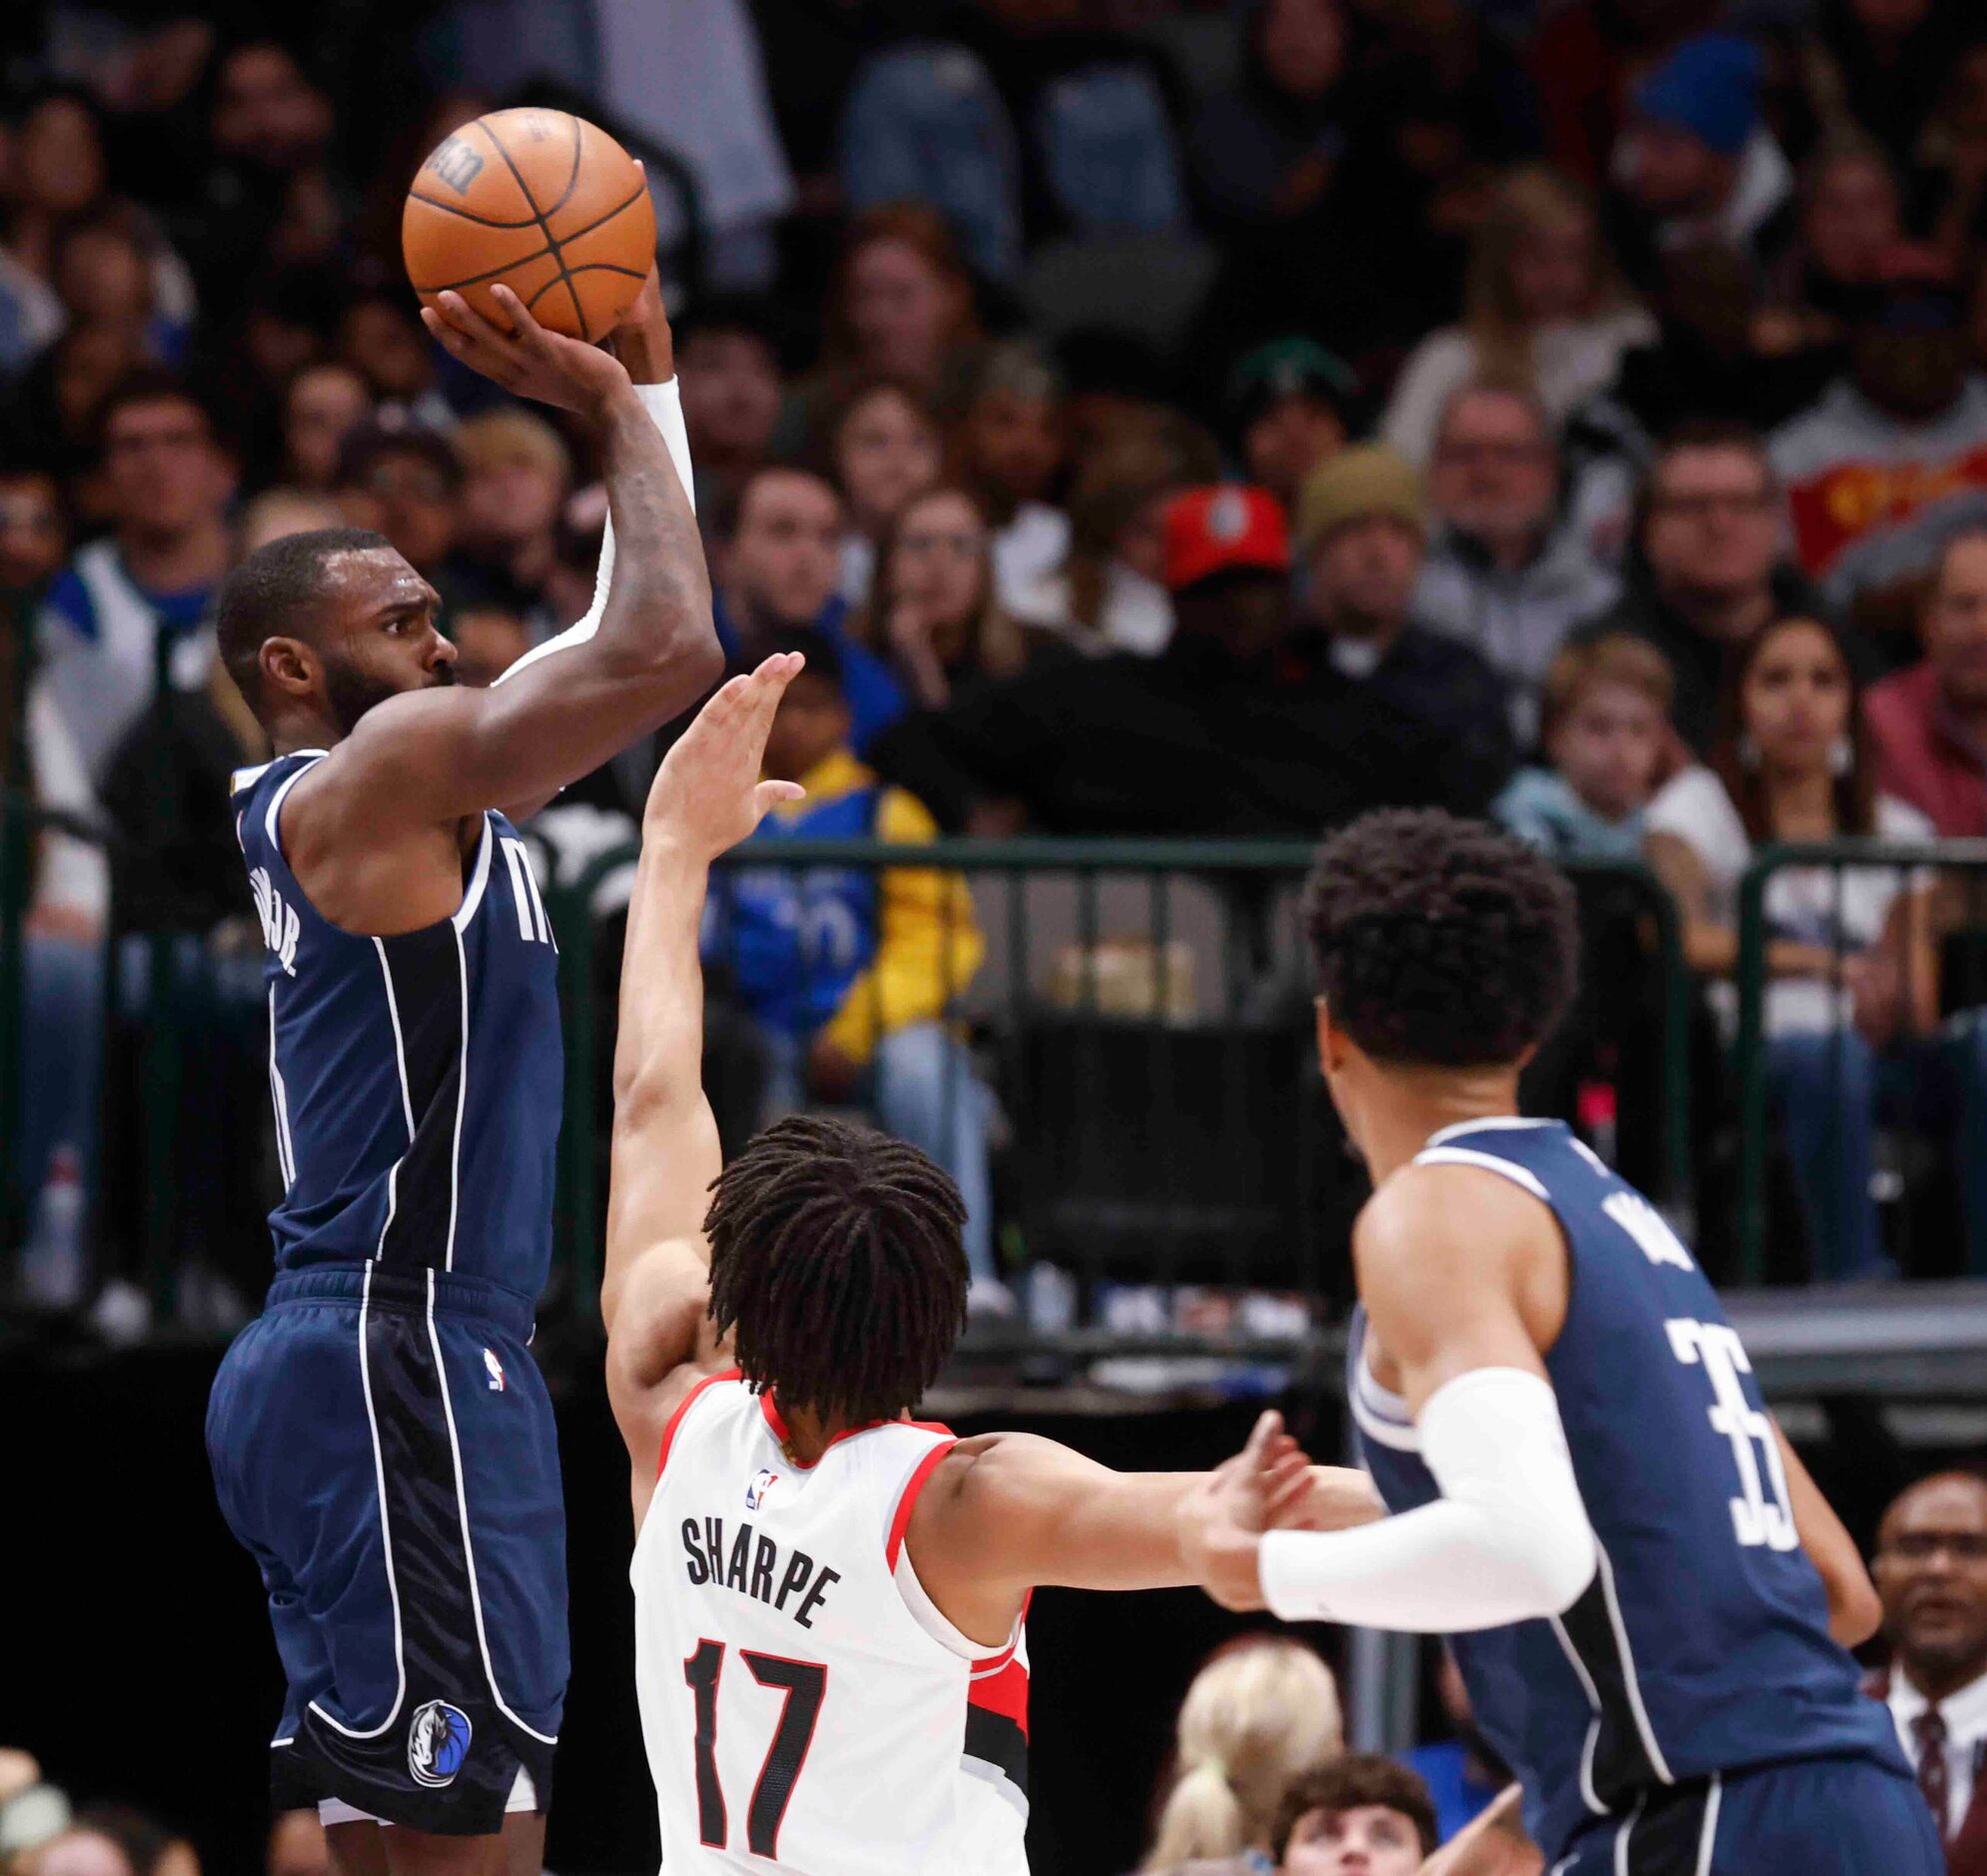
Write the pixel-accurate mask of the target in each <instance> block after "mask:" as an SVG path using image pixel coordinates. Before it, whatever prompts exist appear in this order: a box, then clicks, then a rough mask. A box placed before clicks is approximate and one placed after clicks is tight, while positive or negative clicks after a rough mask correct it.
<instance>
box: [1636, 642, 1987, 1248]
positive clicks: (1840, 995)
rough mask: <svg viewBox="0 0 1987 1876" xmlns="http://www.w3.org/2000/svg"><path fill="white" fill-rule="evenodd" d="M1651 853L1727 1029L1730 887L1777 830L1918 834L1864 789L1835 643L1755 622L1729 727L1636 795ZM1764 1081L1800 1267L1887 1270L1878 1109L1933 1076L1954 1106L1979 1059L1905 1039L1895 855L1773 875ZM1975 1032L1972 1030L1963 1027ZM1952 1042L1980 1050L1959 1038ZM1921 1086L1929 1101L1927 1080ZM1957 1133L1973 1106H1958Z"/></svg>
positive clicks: (1863, 766) (1932, 963) (1930, 1021)
mask: <svg viewBox="0 0 1987 1876" xmlns="http://www.w3.org/2000/svg"><path fill="white" fill-rule="evenodd" d="M1647 827H1648V843H1647V851H1648V857H1649V861H1650V863H1651V864H1652V865H1653V866H1654V868H1655V870H1656V872H1657V873H1658V874H1659V875H1660V876H1661V878H1662V879H1663V881H1664V883H1665V884H1666V885H1667V886H1668V887H1669V889H1670V891H1671V892H1672V893H1673V894H1674V895H1675V898H1676V901H1677V904H1678V906H1679V908H1680V910H1681V912H1682V915H1683V926H1684V931H1683V939H1684V951H1685V954H1686V956H1687V957H1688V959H1689V961H1690V963H1691V965H1692V967H1693V968H1694V969H1695V970H1697V971H1698V972H1700V973H1702V974H1704V975H1705V976H1708V977H1711V978H1713V979H1714V980H1716V981H1715V982H1714V984H1713V989H1712V1001H1713V1007H1714V1008H1715V1009H1716V1011H1717V1012H1718V1014H1719V1017H1720V1019H1721V1021H1722V1023H1723V1025H1724V1028H1725V1031H1726V1034H1727V1036H1728V1037H1729V1035H1730V1034H1731V1033H1732V1030H1733V1027H1734V1018H1735V1010H1736V997H1735V992H1734V990H1733V987H1732V985H1731V984H1730V982H1729V979H1730V978H1731V976H1732V974H1733V972H1734V971H1735V969H1736V967H1737V964H1738V942H1739V941H1738V893H1739V882H1740V880H1741V879H1742V878H1743V876H1744V874H1745V871H1746V869H1747V868H1748V867H1749V866H1750V865H1751V863H1752V861H1753V859H1754V858H1755V856H1756V855H1757V853H1758V851H1759V850H1760V849H1761V848H1762V847H1765V846H1767V845H1769V844H1770V843H1772V842H1774V841H1820V840H1839V839H1843V838H1847V837H1853V836H1859V835H1860V836H1867V835H1877V836H1879V837H1881V838H1884V839H1887V840H1896V841H1910V840H1924V839H1929V838H1930V837H1931V831H1932V830H1931V826H1930V823H1929V822H1927V821H1926V820H1925V818H1924V817H1923V816H1922V815H1921V814H1919V813H1918V812H1917V810H1916V809H1914V808H1911V807H1908V806H1906V805H1905V804H1904V803H1903V802H1901V801H1897V800H1894V799H1892V798H1891V797H1889V796H1887V795H1882V794H1879V793H1878V792H1877V789H1876V786H1875V782H1874V780H1873V777H1872V770H1871V765H1870V758H1869V752H1868V747H1867V742H1866V738H1865V734H1864V728H1863V720H1862V708H1861V700H1860V697H1859V696H1858V693H1857V687H1856V680H1855V677H1854V674H1853V672H1852V670H1851V667H1850V664H1849V660H1848V657H1847V655H1846V654H1845V652H1844V650H1843V647H1842V644H1841V641H1840V640H1839V638H1837V636H1836V635H1835V633H1834V632H1833V631H1831V630H1830V629H1829V628H1828V627H1827V626H1826V625H1824V624H1822V623H1820V622H1819V621H1818V620H1815V619H1812V618H1801V617H1786V618H1781V619H1778V620H1776V621H1774V622H1773V623H1772V624H1770V625H1767V626H1766V627H1764V628H1763V629H1762V630H1761V631H1759V632H1758V633H1757V634H1756V635H1755V636H1754V637H1753V638H1752V639H1751V640H1750V641H1749V642H1748V643H1747V644H1746V646H1745V648H1744V651H1743V653H1742V654H1741V656H1740V658H1739V660H1738V662H1737V664H1736V666H1735V668H1734V671H1733V679H1732V690H1731V693H1730V696H1729V698H1728V703H1727V710H1726V725H1725V730H1724V733H1723V734H1722V736H1721V738H1720V740H1719V743H1718V746H1717V748H1716V750H1715V751H1714V753H1713V756H1712V759H1711V761H1710V763H1709V764H1708V765H1707V766H1700V767H1693V768H1689V769H1686V770H1684V771H1683V773H1682V774H1680V775H1678V776H1677V777H1676V778H1675V779H1674V780H1673V781H1671V782H1670V783H1669V784H1668V785H1667V786H1666V787H1664V788H1663V789H1662V791H1661V792H1660V793H1659V794H1658V795H1657V796H1656V798H1655V800H1654V801H1653V802H1651V803H1650V805H1649V809H1648V817H1647ZM1765 913H1766V940H1767V942H1766V971H1767V976H1768V982H1767V985H1766V1000H1765V1035H1766V1072H1767V1080H1768V1084H1769V1087H1770V1089H1771V1092H1772V1095H1773V1099H1774V1104H1775V1106H1776V1108H1777V1110H1778V1113H1779V1117H1780V1126H1781V1132H1782V1137H1783V1138H1784V1140H1785V1142H1786V1147H1787V1152H1788V1156H1789V1158H1790V1159H1791V1161H1792V1163H1793V1171H1794V1176H1795V1181H1796V1184H1797V1186H1798V1188H1799V1193H1800V1200H1801V1206H1802V1210H1803V1212H1804V1214H1805V1217H1806V1222H1807V1229H1808V1237H1809V1241H1810V1244H1811V1246H1812V1249H1813V1256H1814V1264H1815V1270H1816V1274H1817V1275H1818V1276H1821V1277H1824V1278H1835V1279H1849V1278H1859V1277H1876V1276H1884V1275H1889V1274H1891V1270H1892V1267H1891V1265H1890V1262H1889V1260H1888V1259H1887V1258H1886V1256H1885V1255H1884V1250H1883V1243H1882V1238H1881V1235H1880V1233H1879V1230H1878V1221H1877V1213H1876V1205H1875V1201H1874V1199H1873V1198H1872V1196H1871V1180H1872V1175H1873V1173H1874V1170H1875V1164H1874V1162H1875V1131H1876V1126H1877V1118H1878V1111H1879V1105H1880V1103H1882V1104H1883V1105H1886V1106H1888V1105H1890V1103H1889V1101H1888V1100H1887V1097H1890V1096H1893V1095H1895V1096H1899V1097H1903V1096H1906V1095H1909V1094H1912V1093H1915V1092H1920V1090H1918V1089H1916V1088H1914V1087H1913V1086H1912V1084H1916V1083H1919V1082H1920V1081H1921V1080H1930V1079H1933V1077H1931V1076H1930V1075H1929V1074H1923V1075H1921V1074H1920V1073H1918V1072H1911V1071H1909V1070H1907V1071H1906V1072H1903V1073H1900V1072H1898V1071H1900V1070H1906V1065H1907V1063H1910V1064H1914V1065H1915V1068H1916V1070H1918V1071H1930V1070H1932V1069H1933V1068H1935V1067H1936V1068H1938V1069H1939V1070H1940V1071H1941V1073H1940V1074H1939V1076H1938V1077H1937V1078H1936V1079H1939V1080H1944V1079H1946V1078H1947V1074H1948V1073H1949V1072H1950V1071H1953V1070H1955V1069H1956V1070H1957V1074H1956V1076H1954V1077H1953V1079H1955V1080H1956V1081H1957V1082H1958V1084H1959V1086H1958V1089H1957V1093H1958V1096H1959V1101H1958V1105H1959V1107H1960V1108H1961V1109H1962V1110H1971V1109H1972V1108H1973V1107H1975V1106H1976V1105H1977V1104H1978V1103H1977V1096H1978V1094H1979V1092H1980V1085H1981V1084H1980V1075H1979V1070H1978V1067H1977V1066H1976V1065H1974V1064H1972V1063H1971V1062H1969V1061H1964V1060H1962V1061H1959V1062H1956V1063H1955V1062H1954V1061H1952V1060H1951V1059H1950V1058H1948V1057H1946V1056H1944V1055H1940V1056H1939V1057H1937V1058H1935V1059H1927V1058H1926V1057H1925V1055H1924V1052H1923V1051H1922V1050H1916V1049H1913V1048H1912V1047H1911V1045H1912V1044H1913V1042H1914V1041H1915V1039H1917V1038H1920V1037H1923V1036H1924V1035H1926V1034H1927V1032H1928V1031H1929V1030H1930V1029H1931V1028H1932V1026H1933V1025H1934V1024H1935V1023H1936V1021H1937V1019H1938V1008H1939V1004H1938V978H1937V971H1938V965H1937V956H1936V950H1935V946H1934V916H1933V907H1932V904H1931V903H1930V895H1929V892H1928V891H1927V889H1926V888H1925V886H1924V884H1923V883H1922V881H1921V880H1920V879H1919V878H1918V877H1916V876H1914V875H1912V874H1911V873H1909V872H1907V871H1906V870H1905V869H1903V868H1900V867H1895V866H1854V867H1847V868H1844V869H1841V870H1840V871H1839V872H1837V871H1835V870H1832V869H1825V868H1810V867H1790V868H1783V869H1781V870H1780V871H1779V872H1777V873H1775V874H1774V875H1773V876H1772V879H1771V881H1770V883H1769V885H1768V887H1767V892H1766V902H1765ZM1972 1034H1973V1032H1971V1031H1969V1032H1968V1036H1969V1039H1970V1038H1971V1036H1972ZM1967 1047H1968V1050H1969V1052H1970V1051H1971V1050H1973V1049H1977V1043H1974V1042H1972V1041H1970V1040H1969V1042H1968V1045H1967ZM1925 1092H1929V1090H1926V1091H1925ZM1965 1118H1966V1119H1967V1121H1968V1122H1970V1124H1971V1125H1972V1126H1974V1127H1978V1126H1980V1125H1981V1119H1982V1117H1981V1116H1979V1115H1975V1114H1972V1113H1971V1112H1967V1113H1966V1115H1965ZM1963 1183H1964V1186H1965V1188H1966V1197H1967V1212H1968V1216H1969V1220H1970V1221H1972V1224H1973V1227H1974V1229H1973V1231H1972V1233H1971V1234H1970V1235H1972V1236H1973V1237H1974V1238H1975V1242H1976V1244H1977V1243H1979V1242H1981V1240H1980V1238H1979V1232H1978V1227H1979V1225H1980V1223H1982V1222H1983V1221H1987V1163H1983V1161H1982V1160H1981V1159H1980V1158H1979V1156H1977V1155H1976V1156H1972V1157H1971V1158H1970V1161H1969V1163H1968V1164H1967V1165H1966V1166H1965V1169H1964V1172H1963Z"/></svg>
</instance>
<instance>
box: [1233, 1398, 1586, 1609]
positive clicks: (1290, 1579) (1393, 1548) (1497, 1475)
mask: <svg viewBox="0 0 1987 1876" xmlns="http://www.w3.org/2000/svg"><path fill="white" fill-rule="evenodd" d="M1416 1430H1417V1432H1418V1433H1419V1434H1420V1439H1421V1453H1422V1458H1423V1461H1424V1462H1425V1463H1426V1464H1427V1466H1428V1468H1429V1470H1430V1471H1431V1472H1433V1473H1434V1474H1435V1480H1436V1483H1437V1484H1438V1485H1440V1486H1441V1487H1442V1497H1441V1498H1440V1500H1438V1501H1437V1502H1436V1503H1434V1504H1425V1505H1423V1506H1421V1507H1420V1508H1419V1509H1417V1510H1413V1511H1406V1512H1403V1513H1402V1514H1401V1515H1400V1516H1399V1517H1387V1518H1382V1519H1381V1520H1380V1521H1379V1522H1378V1523H1376V1524H1366V1525H1362V1526H1361V1527H1360V1528H1358V1529H1356V1530H1341V1531H1304V1530H1273V1531H1271V1532H1269V1533H1268V1534H1267V1535H1266V1536H1265V1537H1264V1538H1263V1541H1262V1548H1261V1553H1260V1561H1259V1567H1260V1569H1261V1571H1262V1578H1263V1595H1264V1598H1265V1600H1266V1601H1267V1602H1268V1603H1269V1605H1270V1607H1271V1609H1272V1610H1274V1611H1275V1612H1276V1613H1277V1614H1278V1615H1279V1616H1281V1617H1282V1618H1283V1619H1284V1620H1285V1621H1287V1622H1294V1621H1332V1622H1356V1623H1360V1624H1362V1625H1364V1626H1368V1627H1373V1628H1398V1629H1409V1630H1414V1631H1420V1632H1428V1633H1439V1632H1456V1631H1460V1630H1464V1629H1473V1628H1495V1627H1498V1626H1500V1625H1502V1624H1503V1623H1505V1622H1516V1621H1523V1620H1525V1619H1526V1618H1528V1617H1531V1616H1541V1615H1557V1614H1559V1613H1560V1612H1561V1611H1562V1610H1563V1609H1566V1608H1568V1607H1569V1606H1570V1605H1571V1604H1572V1603H1573V1602H1574V1601H1575V1600H1576V1599H1577V1598H1578V1596H1579V1594H1580V1592H1581V1591H1582V1590H1583V1589H1584V1588H1585V1587H1586V1586H1587V1584H1588V1583H1589V1582H1590V1581H1591V1580H1592V1578H1593V1572H1594V1569H1595V1567H1596V1552H1595V1548H1594V1537H1593V1528H1592V1526H1591V1525H1589V1524H1588V1522H1587V1517H1586V1506H1585V1505H1584V1504H1583V1503H1581V1501H1580V1490H1579V1484H1578V1482H1577V1481H1576V1480H1575V1478H1574V1477H1573V1461H1572V1455H1571V1453H1569V1452H1568V1451H1567V1450H1566V1433H1565V1428H1564V1427H1563V1426H1562V1425H1561V1424H1560V1422H1559V1407H1558V1403H1557V1402H1556V1401H1555V1400H1554V1399H1553V1396H1552V1390H1551V1389H1550V1387H1548V1386H1547V1385H1546V1384H1545V1383H1544V1382H1543V1381H1541V1380H1540V1379H1539V1378H1538V1377H1537V1376H1536V1375H1527V1374H1526V1373H1524V1371H1523V1370H1522V1369H1515V1368H1480V1369H1473V1370H1472V1371H1471V1372H1470V1373H1469V1374H1467V1375H1459V1376H1458V1377H1457V1378H1456V1379H1455V1380H1454V1381H1452V1382H1449V1383H1447V1384H1445V1385H1444V1386H1443V1387H1441V1388H1439V1389H1437V1390H1436V1392H1435V1393H1434V1394H1433V1395H1431V1396H1430V1397H1429V1401H1428V1405H1427V1406H1425V1407H1423V1408H1422V1412H1421V1417H1420V1418H1419V1419H1418V1420H1417V1421H1416Z"/></svg>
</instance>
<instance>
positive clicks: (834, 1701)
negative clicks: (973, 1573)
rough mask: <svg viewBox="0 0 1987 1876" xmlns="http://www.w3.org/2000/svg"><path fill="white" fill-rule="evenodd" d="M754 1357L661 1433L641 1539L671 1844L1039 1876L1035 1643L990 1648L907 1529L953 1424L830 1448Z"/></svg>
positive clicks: (691, 1866)
mask: <svg viewBox="0 0 1987 1876" xmlns="http://www.w3.org/2000/svg"><path fill="white" fill-rule="evenodd" d="M783 1438H784V1427H783V1425H782V1423H781V1421H780V1418H779V1415H778V1412H777V1409H776V1408H775V1407H774V1406H773V1404H772V1402H771V1400H770V1398H767V1397H761V1396H759V1395H756V1394H754V1393H753V1392H752V1390H751V1389H750V1388H749V1387H747V1386H746V1385H745V1383H744V1382H742V1381H740V1380H739V1379H738V1377H737V1375H736V1373H735V1372H734V1373H732V1374H730V1375H725V1376H719V1377H716V1378H714V1379H713V1380H710V1381H706V1382H704V1383H703V1384H702V1385H701V1386H699V1387H698V1388H697V1389H695V1390H694V1391H693V1392H692V1393H691V1395H690V1396H689V1398H688V1399H687V1400H686V1401H685V1402H684V1403H683V1405H682V1406H681V1407H679V1408H678V1409H677V1410H676V1413H675V1416H674V1418H672V1419H671V1421H670V1422H669V1428H668V1430H667V1431H666V1432H665V1433H664V1434H663V1436H662V1452H661V1470H660V1472H659V1474H658V1478H657V1483H656V1487H655V1496H654V1497H653V1498H652V1499H651V1500H650V1501H649V1506H648V1514H647V1516H646V1517H645V1518H644V1519H643V1520H642V1525H641V1531H640V1534H639V1535H638V1536H637V1537H636V1539H635V1546H634V1559H633V1562H632V1563H631V1565H630V1566H629V1576H630V1579H631V1580H632V1582H633V1585H634V1608H635V1687H636V1690H637V1692H638V1694H639V1697H640V1702H641V1730H642V1736H643V1738H644V1740H645V1742H646V1744H647V1748H648V1767H649V1771H650V1773H651V1775H652V1776H653V1778H654V1781H655V1795H656V1800H657V1803H658V1805H659V1808H660V1812H661V1819H662V1862H663V1867H664V1868H665V1869H666V1870H668V1871H670V1872H671V1876H677V1873H679V1872H684V1871H699V1870H702V1871H720V1870H721V1871H733V1870H735V1871H747V1870H750V1871H759V1872H779V1871H789V1872H792V1873H793V1876H903V1873H904V1872H905V1871H910V1870H929V1871H933V1872H937V1871H944V1872H946V1876H1026V1871H1027V1867H1028V1865H1027V1858H1026V1854H1025V1852H1024V1850H1023V1847H1022V1835H1023V1831H1024V1828H1025V1826H1026V1823H1027V1814H1028V1800H1027V1796H1026V1787H1027V1727H1028V1661H1027V1654H1026V1651H1025V1648H1024V1645H1023V1638H1022V1629H1021V1624H1020V1623H1018V1622H1017V1623H1016V1625H1015V1631H1014V1635H1013V1637H1012V1638H1011V1639H1010V1641H1009V1643H1008V1645H1007V1646H1006V1647H1005V1648H1003V1649H1000V1650H998V1651H997V1652H993V1653H989V1652H988V1650H987V1649H986V1648H985V1647H983V1646H982V1645H981V1644H979V1643H978V1642H975V1641H972V1640H970V1639H968V1638H967V1637H966V1636H965V1635H962V1634H961V1633H960V1632H959V1631H958V1630H957V1629H956V1628H954V1627H953V1626H952V1624H951V1623H950V1622H949V1621H947V1620H946V1618H945V1617H944V1616H943V1615H942V1614H940V1613H939V1611H938V1609H937V1608H936V1606H935V1605H934V1604H933V1603H932V1601H931V1599H930V1598H929V1597H928V1596H927V1595H926V1594H925V1592H924V1589H923V1587H922V1585H921V1584H920V1583H919V1581H918V1578H917V1572H916V1571H915V1570H914V1569H913V1568H912V1567H911V1559H910V1556H909V1553H908V1552H907V1551H906V1549H905V1547H904V1533H905V1531H906V1529H907V1528H908V1527H909V1525H910V1519H911V1509H912V1506H913V1505H914V1504H915V1503H916V1501H917V1494H918V1493H919V1491H920V1490H922V1489H923V1487H924V1484H925V1481H926V1480H927V1479H928V1478H929V1477H930V1476H931V1474H932V1472H933V1470H934V1469H935V1468H936V1466H937V1464H938V1462H939V1460H940V1459H942V1458H943V1457H944V1456H945V1454H946V1453H947V1452H948V1451H950V1450H951V1448H952V1446H953V1444H954V1440H953V1437H952V1434H951V1433H950V1432H949V1431H948V1430H947V1429H946V1428H944V1427H942V1426H931V1425H926V1424H924V1423H921V1422H915V1423H914V1422H912V1421H908V1420H893V1421H890V1422H888V1423H885V1424H881V1425H875V1426H868V1427H864V1428H862V1429H861V1430H860V1431H857V1432H853V1433H845V1434H844V1435H843V1436H842V1437H841V1438H839V1439H838V1440H836V1441H835V1443H834V1444H833V1445H831V1446H830V1447H829V1448H828V1450H827V1451H826V1452H824V1453H823V1454H822V1455H821V1458H820V1460H819V1462H818V1463H817V1464H814V1465H812V1466H800V1465H796V1464H795V1463H794V1462H793V1461H792V1460H791V1459H789V1458H787V1456H786V1455H785V1453H784V1451H783V1450H782V1440H783Z"/></svg>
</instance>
